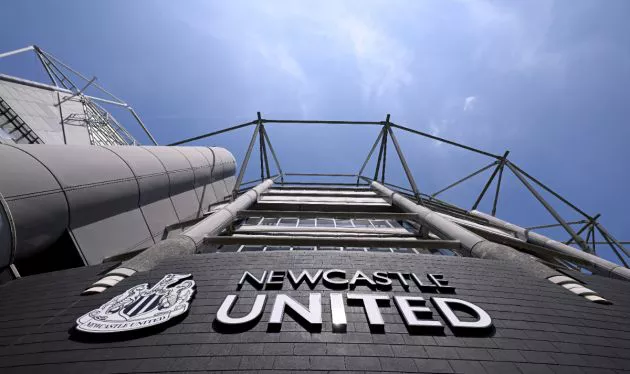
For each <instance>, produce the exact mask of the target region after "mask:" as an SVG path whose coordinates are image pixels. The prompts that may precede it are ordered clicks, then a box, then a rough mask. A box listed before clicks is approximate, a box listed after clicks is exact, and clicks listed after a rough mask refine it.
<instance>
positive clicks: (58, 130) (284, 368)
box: [0, 47, 630, 373]
mask: <svg viewBox="0 0 630 374" xmlns="http://www.w3.org/2000/svg"><path fill="white" fill-rule="evenodd" d="M31 52H32V53H34V54H35V56H36V57H37V58H38V59H39V60H40V62H41V63H42V66H43V68H44V70H45V71H46V72H47V73H48V75H49V77H50V79H51V83H46V84H44V83H39V82H34V81H29V80H25V79H22V78H17V77H12V76H6V75H0V129H1V130H0V134H2V135H1V137H0V143H1V144H0V203H1V205H0V271H1V273H0V274H1V275H0V281H1V282H2V283H1V284H0V300H1V301H0V311H1V313H0V358H1V359H0V368H1V370H2V372H3V373H4V372H7V373H8V372H27V373H33V372H53V371H54V372H89V373H92V372H93V373H113V372H198V371H211V372H221V371H231V372H235V371H238V372H264V371H267V372H295V371H313V372H427V373H435V372H449V373H451V372H457V373H495V372H497V373H498V372H500V373H506V372H514V373H587V372H588V373H590V372H597V373H599V372H601V373H621V372H630V322H629V321H628V315H630V292H629V291H630V286H629V283H628V281H630V270H629V269H628V268H627V266H626V261H627V260H628V257H629V256H628V252H627V250H626V248H625V247H624V242H621V241H618V240H617V239H616V238H615V237H613V236H612V234H611V233H609V232H608V231H607V230H606V228H604V227H603V226H602V225H601V224H600V223H599V222H598V218H599V216H598V215H594V216H591V215H588V214H586V213H584V212H583V211H581V210H580V209H579V208H577V207H576V206H575V205H574V204H572V203H570V202H568V201H567V200H566V199H565V198H563V197H562V196H561V195H560V194H558V193H557V192H555V191H553V190H551V189H550V188H549V187H547V186H546V185H544V184H542V182H540V181H539V180H538V179H536V178H534V177H533V176H531V175H530V174H528V173H527V172H525V171H524V170H522V169H521V168H519V167H518V166H517V165H515V164H514V163H513V162H511V161H510V160H508V159H507V156H508V154H507V152H506V153H505V154H504V155H494V154H491V153H488V152H485V151H482V150H478V149H476V148H473V147H469V146H466V145H463V144H460V143H456V142H453V141H450V140H447V139H441V138H436V137H435V136H432V135H430V134H425V133H422V132H420V131H417V130H413V129H410V128H407V127H404V126H401V125H398V124H395V123H393V122H391V121H390V118H389V116H387V118H386V119H385V120H384V121H357V122H344V121H286V120H270V119H264V118H262V116H261V115H260V114H258V117H257V118H256V119H254V120H252V121H251V122H247V123H244V124H241V125H237V126H233V127H231V128H227V129H224V130H220V131H215V132H212V133H209V134H204V135H200V136H197V137H194V138H190V139H185V140H182V141H180V142H177V143H173V144H170V145H167V146H159V145H157V142H156V141H155V139H154V138H153V137H152V136H151V134H150V133H149V132H148V130H147V129H146V127H145V126H144V124H143V123H142V121H141V120H140V118H139V116H138V115H137V114H136V113H135V112H134V111H133V109H131V108H130V107H129V106H128V105H127V104H126V103H124V102H123V101H122V100H120V99H118V98H116V97H115V96H113V95H112V94H110V93H109V92H107V91H106V90H105V89H103V88H102V87H101V86H98V85H96V83H95V78H93V79H89V78H87V77H85V76H82V75H80V74H78V73H77V72H76V71H74V70H72V69H71V68H70V67H69V66H67V65H65V64H63V63H62V62H61V61H59V60H58V59H57V58H55V57H54V56H52V55H51V54H49V53H47V52H45V51H42V50H41V49H39V48H37V47H28V48H25V49H22V50H18V51H13V52H8V53H4V54H0V58H1V57H9V56H11V55H14V54H19V53H31ZM71 74H74V76H75V77H74V78H75V79H78V80H79V81H80V82H81V83H80V84H75V83H73V80H72V79H71V77H70V75H71ZM77 77H78V78H77ZM87 87H91V88H98V89H99V90H100V92H102V93H104V94H106V96H107V98H102V97H96V96H92V95H88V94H87V91H86V88H87ZM101 104H103V105H104V104H109V105H115V106H118V107H122V108H124V109H125V110H128V111H129V112H130V114H131V118H132V119H133V121H135V122H137V124H138V125H139V126H140V128H141V129H142V131H145V132H146V135H147V137H148V138H149V139H150V140H151V141H152V142H153V143H154V144H153V145H150V146H143V145H140V144H139V143H138V141H137V140H136V139H134V137H133V136H132V135H131V134H130V132H129V131H128V130H126V129H125V127H124V126H123V125H122V124H121V123H120V122H119V121H118V120H116V119H114V117H113V116H112V115H111V114H110V113H109V112H108V111H107V110H106V109H105V108H104V107H103V106H101ZM304 122H307V123H313V124H330V125H339V126H341V125H356V126H378V127H379V128H380V132H379V135H378V138H377V139H376V141H375V142H374V144H373V146H372V147H371V149H370V152H369V154H368V156H367V158H366V160H365V162H364V164H363V165H362V167H361V168H360V171H359V172H358V173H356V174H341V173H339V174H313V173H290V172H284V171H283V170H282V167H281V164H280V161H281V160H279V159H278V157H277V154H276V152H275V151H274V148H273V146H272V144H271V141H270V139H269V135H268V134H267V132H266V130H265V126H270V125H273V124H274V123H304ZM246 127H248V128H253V134H252V136H251V138H250V139H249V145H248V148H247V152H246V154H245V157H244V160H243V163H242V165H241V166H240V168H237V165H236V161H235V159H234V157H233V155H232V154H231V153H230V152H229V151H228V150H226V149H224V148H220V147H207V146H188V145H186V144H189V143H190V142H192V141H199V140H202V139H207V138H209V137H211V136H214V135H217V134H220V133H224V132H227V131H231V130H235V129H240V128H246ZM401 132H405V133H410V134H415V135H417V136H424V137H430V138H433V139H436V140H440V141H442V142H445V143H447V144H449V145H451V146H454V147H459V148H463V149H466V150H468V151H470V152H475V153H479V154H483V155H484V156H487V157H488V158H489V159H490V164H489V165H487V166H485V167H484V168H482V169H480V170H478V171H475V172H474V173H472V174H471V175H469V176H466V177H464V178H462V179H461V180H458V181H456V182H455V183H453V184H451V185H449V186H448V187H446V188H445V189H443V190H441V191H437V192H436V193H434V194H432V195H428V194H424V193H422V192H421V191H420V190H419V189H418V186H417V184H416V182H415V180H414V177H413V171H412V170H410V168H409V166H408V164H407V162H406V160H405V154H404V152H403V150H402V149H401V146H400V144H399V142H398V139H397V137H396V134H397V133H398V134H400V133H401ZM256 145H258V147H256ZM388 147H389V160H388ZM256 148H258V149H257V150H256ZM255 154H258V155H259V161H260V178H258V179H256V180H253V181H249V182H247V181H244V180H243V179H244V176H245V171H246V170H247V168H248V165H250V164H254V162H250V161H251V158H252V156H253V155H255ZM393 155H395V156H396V157H394V160H397V162H400V164H401V165H402V169H403V170H404V172H405V176H406V177H407V180H408V183H409V188H406V187H401V186H396V185H392V184H390V183H388V182H387V181H386V178H385V175H386V174H385V168H386V166H388V162H389V164H391V163H392V162H395V161H392V158H393ZM370 160H376V167H375V170H369V171H368V169H369V168H368V167H367V165H369V164H370V163H369V161H370ZM250 166H251V165H250ZM390 167H391V166H390ZM484 171H491V175H490V178H489V180H488V182H487V183H486V184H485V186H484V188H483V190H482V191H481V194H480V195H479V197H478V198H477V201H476V202H475V204H474V205H473V209H463V208H461V207H457V206H455V205H452V204H449V203H447V202H445V201H442V200H440V199H438V197H437V196H438V195H439V194H440V193H442V192H443V191H444V190H447V189H450V188H453V187H455V186H457V185H459V184H460V183H462V182H465V181H466V180H468V179H470V178H472V177H474V176H475V175H479V174H480V173H482V172H484ZM504 171H505V172H506V173H507V172H511V173H512V174H514V175H515V176H516V177H517V178H518V180H519V181H521V182H522V184H523V185H524V186H525V187H526V189H527V190H528V191H530V192H531V193H532V194H533V195H534V197H536V199H538V201H540V203H541V205H542V206H544V207H545V209H547V210H548V211H549V213H550V214H551V216H553V217H554V218H555V219H556V220H557V223H555V224H553V225H551V226H554V227H560V228H562V229H564V230H565V231H566V233H567V234H568V236H569V240H566V241H556V240H552V239H551V238H549V237H547V236H543V235H541V234H539V233H537V232H534V231H532V229H531V228H523V227H520V226H517V225H514V224H512V223H509V222H506V221H504V220H501V219H499V218H497V217H496V206H497V200H498V196H499V192H500V185H501V178H502V175H503V172H504ZM368 174H369V175H368ZM322 178H330V179H328V180H329V181H326V182H321V181H319V180H320V179H322ZM315 179H317V180H318V181H315ZM493 183H494V186H495V193H494V200H493V209H492V212H490V213H489V214H487V213H482V212H480V211H479V210H478V209H477V208H478V205H479V202H480V201H481V200H482V199H483V198H484V196H486V195H488V194H489V193H488V191H489V189H490V187H491V186H493ZM541 191H546V193H549V194H551V195H553V196H554V197H555V199H557V201H559V202H560V203H563V204H565V205H568V206H569V207H571V208H573V209H575V210H576V211H577V212H578V213H580V214H581V215H582V216H583V217H584V218H583V219H581V220H579V221H574V222H570V221H567V220H565V219H564V218H563V217H562V216H561V215H560V214H559V213H558V210H557V209H555V208H554V204H553V203H552V202H550V201H548V200H547V199H545V196H543V194H541ZM486 197H487V196H486ZM577 225H579V226H578V227H579V229H575V228H574V227H576V226H577ZM548 226H550V225H544V226H540V227H538V228H536V230H542V229H545V228H547V227H548ZM596 235H597V236H598V237H599V238H600V239H599V241H598V240H597V239H596ZM598 245H599V246H600V248H601V247H602V246H604V245H605V246H608V247H609V248H610V249H611V250H612V252H613V253H615V254H616V255H617V259H618V263H617V262H611V261H608V260H606V259H604V258H601V257H599V256H598V255H597V248H598ZM600 251H601V249H600Z"/></svg>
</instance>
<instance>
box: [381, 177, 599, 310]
mask: <svg viewBox="0 0 630 374" xmlns="http://www.w3.org/2000/svg"><path fill="white" fill-rule="evenodd" d="M370 187H371V188H372V189H373V190H375V191H376V192H378V193H379V194H381V195H382V196H384V197H385V198H386V199H387V200H388V202H389V203H390V204H392V205H395V206H397V207H398V208H400V209H402V210H404V211H405V212H407V213H415V214H416V219H415V221H416V222H418V223H419V224H421V225H424V226H426V227H428V228H429V230H430V231H432V232H434V233H435V234H437V235H438V236H439V237H440V238H441V239H449V240H459V241H460V243H461V249H460V252H463V253H462V254H464V255H465V256H470V257H478V258H487V259H491V260H500V261H508V262H510V263H513V264H515V265H517V266H519V267H520V268H522V269H523V270H525V271H527V272H529V273H530V274H532V275H534V276H535V277H537V278H543V279H547V280H548V281H550V282H552V283H554V284H557V285H559V286H561V287H564V288H566V289H567V290H569V291H571V292H572V293H574V294H576V295H578V296H582V297H584V298H585V299H587V300H589V301H592V302H595V303H600V304H610V301H608V300H606V299H604V298H602V297H601V296H599V295H598V294H597V292H595V291H593V290H591V289H589V288H586V287H583V286H582V285H581V284H580V283H579V282H578V281H576V280H575V279H573V278H570V277H568V276H565V275H563V274H561V273H559V272H558V271H556V270H554V269H552V268H550V267H549V266H547V265H544V264H542V263H540V262H539V261H537V260H536V258H535V257H533V256H530V255H527V254H525V253H522V252H519V251H517V250H516V249H514V248H512V247H508V246H506V245H503V244H499V243H494V242H491V241H489V240H487V239H484V238H482V237H481V236H479V235H477V234H474V233H472V232H470V231H468V230H466V229H465V228H463V227H461V226H460V225H458V224H456V223H454V222H451V221H449V220H448V219H446V218H444V217H441V216H440V215H439V214H438V213H436V212H434V211H432V210H431V209H429V208H426V207H424V206H421V205H417V204H415V203H413V202H412V201H411V200H409V199H407V198H406V197H404V196H402V195H400V194H398V193H395V192H394V191H392V190H390V189H389V188H387V187H385V186H383V185H382V184H380V183H378V182H375V181H372V182H371V183H370ZM483 218H487V217H485V215H484V217H483Z"/></svg>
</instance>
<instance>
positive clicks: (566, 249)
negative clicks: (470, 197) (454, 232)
mask: <svg viewBox="0 0 630 374" xmlns="http://www.w3.org/2000/svg"><path fill="white" fill-rule="evenodd" d="M470 214H472V215H473V216H476V217H479V218H483V219H486V220H488V221H489V222H490V224H492V225H494V226H497V227H500V228H503V229H506V230H509V231H513V232H514V233H515V234H516V236H517V237H518V238H519V239H521V240H523V241H526V242H528V243H532V244H536V245H539V246H542V247H546V248H549V249H551V250H553V251H556V252H560V253H563V254H565V255H567V256H569V257H572V258H576V259H578V260H580V262H581V263H583V264H584V266H585V267H586V268H587V269H589V270H590V271H592V272H593V273H596V274H601V275H604V276H608V277H611V278H619V279H624V280H630V269H628V268H626V267H623V266H621V265H618V264H615V263H614V262H610V261H608V260H604V259H603V258H601V257H598V256H595V255H592V254H590V253H586V252H583V251H580V250H579V249H577V248H573V247H571V246H569V245H566V244H564V243H560V242H558V241H555V240H553V239H550V238H548V237H546V236H544V235H540V234H538V233H535V232H533V231H529V230H527V229H524V228H522V227H520V226H517V225H514V224H512V223H509V222H505V221H503V220H501V219H499V218H496V217H493V216H491V215H488V214H485V213H482V212H479V211H477V210H472V211H470Z"/></svg>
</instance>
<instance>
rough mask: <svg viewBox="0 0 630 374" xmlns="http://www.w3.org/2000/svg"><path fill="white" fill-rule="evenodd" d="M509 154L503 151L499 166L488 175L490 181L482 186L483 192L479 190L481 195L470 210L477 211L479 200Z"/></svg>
mask: <svg viewBox="0 0 630 374" xmlns="http://www.w3.org/2000/svg"><path fill="white" fill-rule="evenodd" d="M509 154H510V151H505V153H504V154H503V157H500V158H499V164H498V165H497V167H496V168H495V169H494V171H493V172H492V175H490V179H488V182H486V184H485V185H484V186H483V190H481V193H480V194H479V196H478V197H477V200H476V201H475V204H473V206H472V208H471V209H470V210H475V209H477V207H478V206H479V203H481V200H482V199H483V196H484V195H485V194H486V191H488V188H490V185H491V184H492V181H493V180H494V177H496V175H497V173H498V172H499V169H500V168H501V166H502V165H503V164H505V160H507V156H508V155H509Z"/></svg>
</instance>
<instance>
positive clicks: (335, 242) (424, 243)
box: [204, 235, 460, 250]
mask: <svg viewBox="0 0 630 374" xmlns="http://www.w3.org/2000/svg"><path fill="white" fill-rule="evenodd" d="M204 244H244V245H274V246H320V247H322V246H324V247H384V248H392V247H393V248H429V249H440V248H446V249H455V250H457V249H459V247H460V244H459V242H458V241H457V240H423V239H405V238H357V237H336V236H335V237H324V236H275V235H273V236H272V235H256V236H254V235H234V236H206V237H205V238H204Z"/></svg>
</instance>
